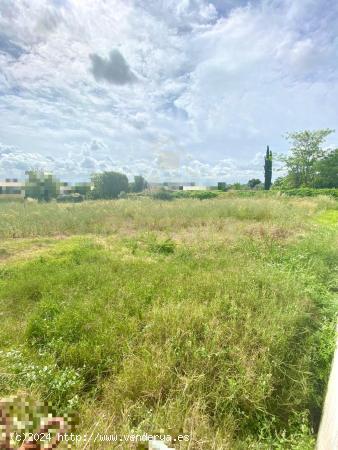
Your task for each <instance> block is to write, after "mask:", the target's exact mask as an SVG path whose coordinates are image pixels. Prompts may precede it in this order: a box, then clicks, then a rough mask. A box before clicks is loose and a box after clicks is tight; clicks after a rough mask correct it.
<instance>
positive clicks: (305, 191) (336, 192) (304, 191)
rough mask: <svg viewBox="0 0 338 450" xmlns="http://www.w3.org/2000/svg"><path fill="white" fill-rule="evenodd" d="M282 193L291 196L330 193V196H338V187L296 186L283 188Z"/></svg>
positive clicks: (314, 195)
mask: <svg viewBox="0 0 338 450" xmlns="http://www.w3.org/2000/svg"><path fill="white" fill-rule="evenodd" d="M280 192H281V193H283V194H285V195H287V196H289V197H316V196H318V195H328V196H330V197H334V198H338V189H314V188H307V187H303V188H295V189H282V190H280Z"/></svg>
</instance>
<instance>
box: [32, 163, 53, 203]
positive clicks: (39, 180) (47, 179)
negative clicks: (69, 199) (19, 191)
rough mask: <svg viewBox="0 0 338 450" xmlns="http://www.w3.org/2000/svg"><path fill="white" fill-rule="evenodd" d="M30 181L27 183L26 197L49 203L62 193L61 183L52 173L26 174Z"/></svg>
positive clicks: (36, 172) (33, 172)
mask: <svg viewBox="0 0 338 450" xmlns="http://www.w3.org/2000/svg"><path fill="white" fill-rule="evenodd" d="M26 175H28V180H26V183H25V192H26V197H30V198H36V199H37V200H39V201H46V202H49V201H50V200H51V199H52V198H56V197H57V196H58V195H59V193H60V182H59V180H57V179H56V178H55V177H54V176H53V175H52V174H51V173H49V174H46V173H44V172H42V171H38V170H29V171H27V172H26Z"/></svg>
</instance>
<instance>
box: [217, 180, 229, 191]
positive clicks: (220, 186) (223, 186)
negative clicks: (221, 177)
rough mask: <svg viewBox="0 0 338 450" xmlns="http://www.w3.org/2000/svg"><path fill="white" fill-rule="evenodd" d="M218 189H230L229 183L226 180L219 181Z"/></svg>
mask: <svg viewBox="0 0 338 450" xmlns="http://www.w3.org/2000/svg"><path fill="white" fill-rule="evenodd" d="M217 189H218V190H219V191H227V190H228V186H227V184H226V182H225V181H219V182H218V183H217Z"/></svg>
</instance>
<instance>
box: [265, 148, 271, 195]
mask: <svg viewBox="0 0 338 450" xmlns="http://www.w3.org/2000/svg"><path fill="white" fill-rule="evenodd" d="M271 180H272V151H271V150H270V149H269V146H267V148H266V154H265V160H264V189H265V190H266V191H268V190H269V189H270V188H271Z"/></svg>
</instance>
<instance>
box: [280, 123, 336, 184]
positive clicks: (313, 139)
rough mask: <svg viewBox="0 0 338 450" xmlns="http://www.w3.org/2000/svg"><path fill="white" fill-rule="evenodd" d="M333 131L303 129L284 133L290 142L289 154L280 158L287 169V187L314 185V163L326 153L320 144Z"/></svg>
mask: <svg viewBox="0 0 338 450" xmlns="http://www.w3.org/2000/svg"><path fill="white" fill-rule="evenodd" d="M333 132H334V130H330V129H324V130H316V131H309V130H305V131H298V132H295V133H288V134H287V135H286V138H287V140H289V141H290V142H291V148H290V155H289V156H281V157H280V160H281V161H282V162H284V164H285V166H286V169H287V171H288V174H287V176H286V178H287V184H288V186H289V187H291V188H298V187H301V186H305V187H314V184H315V178H316V164H317V163H318V161H320V160H321V159H323V158H324V157H325V155H326V151H325V150H324V149H323V148H322V145H323V143H324V142H325V139H326V138H327V136H329V135H330V134H331V133H333Z"/></svg>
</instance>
